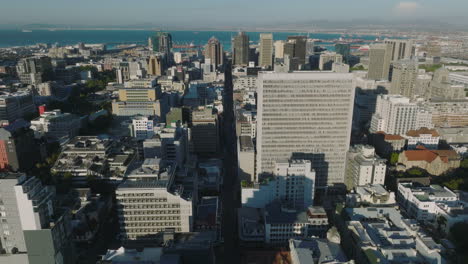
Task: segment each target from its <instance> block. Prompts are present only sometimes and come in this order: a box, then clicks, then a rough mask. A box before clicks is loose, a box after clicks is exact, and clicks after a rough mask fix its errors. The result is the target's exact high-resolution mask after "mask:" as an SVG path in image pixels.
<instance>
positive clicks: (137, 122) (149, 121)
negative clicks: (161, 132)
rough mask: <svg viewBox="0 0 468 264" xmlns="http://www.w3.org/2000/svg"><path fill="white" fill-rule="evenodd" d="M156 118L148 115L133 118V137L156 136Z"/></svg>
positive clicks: (141, 138)
mask: <svg viewBox="0 0 468 264" xmlns="http://www.w3.org/2000/svg"><path fill="white" fill-rule="evenodd" d="M155 125H156V120H155V119H153V118H150V117H147V116H137V117H135V118H133V119H132V130H131V133H132V137H134V138H136V139H139V140H144V139H148V138H152V137H153V136H154V127H155Z"/></svg>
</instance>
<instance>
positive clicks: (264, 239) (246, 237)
mask: <svg viewBox="0 0 468 264" xmlns="http://www.w3.org/2000/svg"><path fill="white" fill-rule="evenodd" d="M237 217H238V229H239V238H240V240H241V243H243V244H261V243H267V244H276V245H278V244H280V245H281V244H286V243H287V242H288V240H289V239H305V238H310V237H313V236H315V237H324V236H325V234H326V232H327V230H328V218H327V214H326V213H325V209H323V207H315V206H311V207H308V208H306V209H295V208H292V207H288V205H287V204H284V203H281V202H280V201H278V200H276V201H273V202H272V203H270V204H268V205H267V206H266V207H265V208H252V207H242V208H239V209H238V214H237Z"/></svg>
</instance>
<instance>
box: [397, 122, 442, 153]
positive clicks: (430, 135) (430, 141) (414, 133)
mask: <svg viewBox="0 0 468 264" xmlns="http://www.w3.org/2000/svg"><path fill="white" fill-rule="evenodd" d="M405 137H406V139H407V140H408V143H407V146H408V149H416V147H417V146H424V147H425V148H427V149H437V147H438V146H439V140H440V135H439V133H437V131H436V130H435V129H428V128H426V127H422V128H420V129H418V130H410V131H408V132H407V133H406V135H405Z"/></svg>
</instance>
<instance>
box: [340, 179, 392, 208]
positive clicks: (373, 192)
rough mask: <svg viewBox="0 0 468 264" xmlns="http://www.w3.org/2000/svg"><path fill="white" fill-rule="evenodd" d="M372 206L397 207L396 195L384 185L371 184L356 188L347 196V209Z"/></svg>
mask: <svg viewBox="0 0 468 264" xmlns="http://www.w3.org/2000/svg"><path fill="white" fill-rule="evenodd" d="M363 205H370V206H395V205H396V200H395V193H393V192H389V191H387V190H386V189H385V187H384V186H383V185H382V184H369V185H364V186H356V187H355V188H354V190H353V191H351V192H350V193H348V194H347V195H346V206H347V207H360V206H363Z"/></svg>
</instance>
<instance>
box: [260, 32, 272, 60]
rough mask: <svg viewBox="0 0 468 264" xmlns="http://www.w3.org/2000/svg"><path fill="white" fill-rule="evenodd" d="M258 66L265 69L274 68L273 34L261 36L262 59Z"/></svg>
mask: <svg viewBox="0 0 468 264" xmlns="http://www.w3.org/2000/svg"><path fill="white" fill-rule="evenodd" d="M258 64H259V66H260V67H263V68H272V67H273V34H271V33H262V34H260V57H259V59H258Z"/></svg>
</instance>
